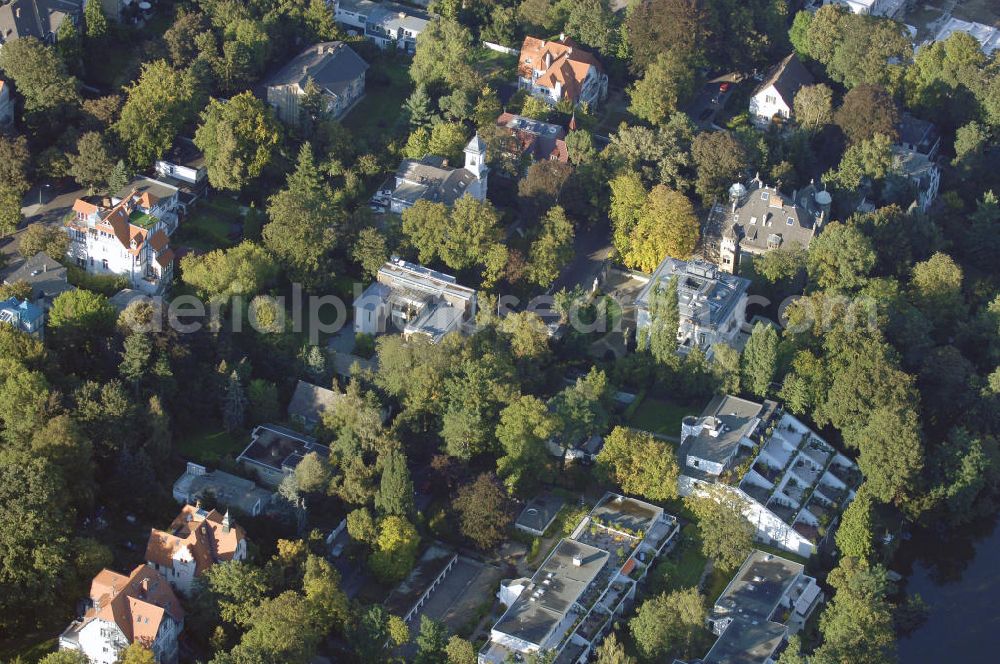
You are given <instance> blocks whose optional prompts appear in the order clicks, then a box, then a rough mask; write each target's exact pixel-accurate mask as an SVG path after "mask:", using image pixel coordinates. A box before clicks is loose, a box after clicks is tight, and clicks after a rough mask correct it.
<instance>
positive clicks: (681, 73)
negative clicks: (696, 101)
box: [629, 49, 695, 124]
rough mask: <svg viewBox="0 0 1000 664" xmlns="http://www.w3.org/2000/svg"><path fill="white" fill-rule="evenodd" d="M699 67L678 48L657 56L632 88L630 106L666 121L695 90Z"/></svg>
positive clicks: (644, 116)
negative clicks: (696, 73) (690, 61)
mask: <svg viewBox="0 0 1000 664" xmlns="http://www.w3.org/2000/svg"><path fill="white" fill-rule="evenodd" d="M694 87H695V68H694V67H692V66H691V64H690V63H689V62H686V61H685V60H684V59H683V58H682V55H681V54H680V52H679V51H678V50H676V49H671V50H668V51H666V52H664V53H660V54H659V55H657V56H656V59H655V60H654V61H653V62H652V64H650V65H649V67H648V68H647V69H646V73H645V75H644V76H643V77H642V78H641V79H639V80H638V81H636V82H635V84H634V85H633V86H632V87H631V88H630V89H629V97H630V99H631V103H630V104H629V110H630V111H632V113H634V114H635V115H636V116H637V117H639V118H642V119H643V120H646V121H647V122H650V123H652V124H662V123H664V122H665V121H666V120H667V119H668V118H669V117H670V115H671V114H672V113H674V112H675V111H676V110H677V107H678V106H680V105H682V104H684V103H685V102H686V101H687V100H688V98H689V97H690V96H691V95H692V94H693V93H694Z"/></svg>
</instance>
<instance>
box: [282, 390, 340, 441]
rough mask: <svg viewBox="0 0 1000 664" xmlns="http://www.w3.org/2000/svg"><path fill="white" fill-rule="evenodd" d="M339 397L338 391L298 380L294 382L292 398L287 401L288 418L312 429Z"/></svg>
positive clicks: (309, 429)
mask: <svg viewBox="0 0 1000 664" xmlns="http://www.w3.org/2000/svg"><path fill="white" fill-rule="evenodd" d="M341 397H343V395H342V394H341V393H339V392H334V391H333V390H329V389H327V388H325V387H320V386H319V385H313V384H312V383H307V382H306V381H304V380H300V381H298V382H297V383H296V384H295V392H293V393H292V400H291V401H289V402H288V419H289V420H291V421H293V422H295V423H296V424H298V425H299V426H301V427H303V428H304V429H305V430H306V431H312V430H313V429H315V428H316V427H317V426H318V425H319V424H320V422H322V421H323V416H324V415H325V414H326V413H328V412H330V411H331V410H333V406H334V404H336V403H337V401H338V400H339V399H340V398H341Z"/></svg>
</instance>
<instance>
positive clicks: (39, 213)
mask: <svg viewBox="0 0 1000 664" xmlns="http://www.w3.org/2000/svg"><path fill="white" fill-rule="evenodd" d="M39 193H40V194H41V198H39ZM86 194H87V190H86V189H80V188H78V187H77V186H76V183H75V182H66V183H63V184H54V185H52V186H49V187H44V186H43V187H42V189H41V192H39V188H38V187H32V189H31V191H29V192H28V193H27V194H26V195H25V197H24V200H23V201H22V203H24V205H23V207H21V214H22V215H24V222H22V226H21V228H20V229H19V230H18V231H17V232H15V233H13V234H12V235H10V236H9V237H6V238H3V239H2V240H0V253H2V254H3V255H4V257H5V258H6V259H7V264H6V265H5V266H4V267H3V269H2V270H0V277H2V276H6V275H8V274H10V273H11V272H13V271H14V270H16V269H17V268H19V267H21V264H22V263H24V257H23V256H21V254H20V251H19V247H20V243H21V235H23V234H24V229H25V228H27V227H28V226H29V225H30V224H35V223H42V224H46V225H48V226H56V225H58V224H60V223H62V219H63V217H64V216H65V215H66V213H67V212H69V210H70V208H72V207H73V202H74V201H76V199H77V198H79V197H81V196H85V195H86ZM39 200H41V203H40V204H39Z"/></svg>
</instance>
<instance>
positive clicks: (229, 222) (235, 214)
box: [174, 196, 243, 251]
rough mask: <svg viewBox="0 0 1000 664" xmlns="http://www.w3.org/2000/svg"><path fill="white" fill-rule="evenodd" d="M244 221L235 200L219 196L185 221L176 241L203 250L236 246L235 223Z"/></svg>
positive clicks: (205, 202)
mask: <svg viewBox="0 0 1000 664" xmlns="http://www.w3.org/2000/svg"><path fill="white" fill-rule="evenodd" d="M242 219H243V216H242V215H241V214H240V204H239V203H237V202H236V201H234V200H233V199H231V198H227V197H225V196H218V197H215V198H211V199H209V200H204V201H200V202H199V203H198V204H197V205H196V206H195V208H194V210H192V212H191V215H190V216H189V217H188V218H187V219H185V220H184V221H183V222H181V226H180V228H178V229H177V234H176V235H175V239H174V242H175V243H176V244H178V245H181V246H189V247H194V248H195V249H201V250H202V251H211V250H212V249H219V248H225V247H231V246H233V244H235V242H234V241H233V239H232V237H231V233H232V231H233V224H237V223H239V222H241V221H242Z"/></svg>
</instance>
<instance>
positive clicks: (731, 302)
mask: <svg viewBox="0 0 1000 664" xmlns="http://www.w3.org/2000/svg"><path fill="white" fill-rule="evenodd" d="M672 279H676V280H677V304H678V309H679V314H680V317H679V324H678V327H677V351H678V352H679V353H681V354H687V353H689V352H690V351H691V350H692V349H693V348H699V349H701V350H702V351H703V352H704V353H705V355H706V356H708V357H712V354H713V351H712V346H713V345H715V344H717V343H724V344H727V345H729V346H736V345H737V338H738V337H739V334H740V330H741V328H742V326H743V322H744V321H745V320H746V306H747V290H748V289H749V288H750V280H749V279H745V278H743V277H740V276H738V275H735V274H728V273H726V272H723V271H722V270H720V269H719V268H718V267H717V266H715V265H713V264H711V263H709V262H707V261H703V260H691V261H682V260H679V259H676V258H670V257H669V256H668V257H666V258H664V259H663V262H661V263H660V264H659V266H657V268H656V271H655V272H653V275H652V277H650V279H649V282H648V283H647V284H646V285H645V286H644V287H643V289H642V290H641V291H640V292H639V295H638V296H637V297H636V299H635V307H636V331H637V333H638V336H639V338H640V339H641V338H642V335H644V334H645V333H646V330H647V329H648V328H649V327H650V326H651V325H653V324H654V323H655V322H656V313H655V311H654V309H655V304H656V301H655V296H656V294H657V293H658V292H659V291H660V290H661V289H666V288H667V287H668V285H669V283H670V281H671V280H672Z"/></svg>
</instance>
